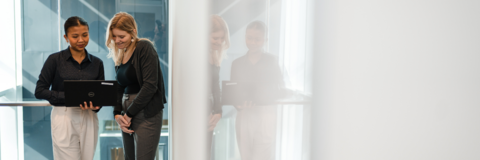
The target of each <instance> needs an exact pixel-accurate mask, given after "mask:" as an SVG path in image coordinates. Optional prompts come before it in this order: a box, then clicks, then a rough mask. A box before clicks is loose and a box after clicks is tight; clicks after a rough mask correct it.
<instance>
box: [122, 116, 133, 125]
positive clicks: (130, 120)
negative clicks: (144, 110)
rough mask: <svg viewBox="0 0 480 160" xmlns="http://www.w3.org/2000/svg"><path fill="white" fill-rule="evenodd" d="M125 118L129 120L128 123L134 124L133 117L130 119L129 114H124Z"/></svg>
mask: <svg viewBox="0 0 480 160" xmlns="http://www.w3.org/2000/svg"><path fill="white" fill-rule="evenodd" d="M123 118H125V120H127V122H128V123H131V122H132V118H131V117H128V115H127V114H124V115H123Z"/></svg>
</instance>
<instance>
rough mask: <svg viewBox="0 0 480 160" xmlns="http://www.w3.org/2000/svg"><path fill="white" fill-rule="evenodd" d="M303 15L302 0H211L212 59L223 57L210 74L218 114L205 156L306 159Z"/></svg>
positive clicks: (306, 68) (308, 93)
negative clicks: (218, 90) (219, 109)
mask: <svg viewBox="0 0 480 160" xmlns="http://www.w3.org/2000/svg"><path fill="white" fill-rule="evenodd" d="M306 11H307V3H306V1H305V0H261V1H239V0H229V1H220V0H213V3H212V7H211V14H212V15H214V16H212V17H211V18H212V19H213V20H212V24H210V25H211V30H210V32H209V33H210V34H209V35H210V41H209V42H210V51H211V53H210V55H212V57H211V58H210V59H211V60H212V59H213V60H215V57H214V56H216V55H215V54H217V55H218V54H219V53H220V54H221V52H222V51H223V52H226V54H225V55H224V56H225V58H224V59H223V61H219V62H221V63H220V66H219V71H216V69H215V67H212V72H213V73H211V74H212V75H211V78H212V82H214V83H213V84H212V85H213V86H215V85H218V86H220V87H221V95H219V96H217V97H215V93H214V92H212V94H213V99H215V98H219V99H221V100H222V105H223V108H222V109H223V111H222V112H221V117H222V118H221V119H220V121H219V122H218V123H217V124H216V127H215V129H214V130H213V132H212V133H211V136H213V138H212V140H211V141H210V140H209V143H208V144H209V145H211V147H212V148H213V150H212V151H211V152H210V154H211V157H210V159H212V160H213V159H242V160H248V159H264V160H274V159H276V160H289V159H302V157H303V156H304V154H305V153H304V152H303V150H304V148H303V147H304V146H306V140H307V137H304V135H305V134H306V132H305V131H306V130H307V129H308V124H309V123H308V122H309V119H308V118H305V117H308V116H307V114H306V113H307V112H306V111H307V110H308V108H309V107H310V102H309V101H308V99H309V97H311V89H310V88H311V84H310V83H309V82H310V79H311V75H310V73H309V72H308V71H309V70H310V68H311V63H310V62H309V61H308V59H307V57H308V56H309V54H308V52H307V46H306V45H307V43H306V41H307V22H306V18H305V17H306V15H307V12H306ZM222 23H225V25H226V26H227V27H228V32H227V31H226V29H222V28H223V26H222ZM227 27H225V28H227ZM222 31H223V32H222ZM224 33H225V34H227V36H222V35H223V34H224ZM218 38H220V39H219V40H218V42H217V41H216V40H217V39H218ZM222 38H223V39H224V40H222ZM222 44H223V46H222ZM227 44H229V46H228V45H227ZM227 48H228V49H227ZM216 52H218V53H216ZM210 64H211V65H212V66H214V64H212V63H210ZM216 73H218V74H219V77H216V76H215V74H216ZM216 78H218V79H216ZM217 80H218V81H217ZM217 83H218V84H217ZM213 86H212V88H213V89H214V88H215V87H213ZM217 95H218V94H217ZM214 103H215V102H214ZM212 117H214V116H212ZM211 120H214V118H211ZM210 125H213V126H215V125H214V123H213V124H212V123H210Z"/></svg>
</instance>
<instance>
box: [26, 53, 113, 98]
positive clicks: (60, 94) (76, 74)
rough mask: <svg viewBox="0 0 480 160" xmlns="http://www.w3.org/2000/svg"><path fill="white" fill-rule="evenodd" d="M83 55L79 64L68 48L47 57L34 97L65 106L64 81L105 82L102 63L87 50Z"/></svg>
mask: <svg viewBox="0 0 480 160" xmlns="http://www.w3.org/2000/svg"><path fill="white" fill-rule="evenodd" d="M85 54H86V55H85V58H84V59H83V61H82V63H81V64H79V63H78V62H77V61H75V59H73V57H72V53H71V52H70V47H69V48H67V49H65V50H62V51H60V52H57V53H53V54H51V55H50V56H48V58H47V60H46V61H45V64H43V68H42V71H41V72H40V75H39V76H38V81H37V87H36V88H35V97H36V98H37V99H45V100H47V101H48V102H50V104H52V105H54V106H65V92H64V91H65V90H64V86H63V81H64V80H105V73H104V68H103V61H102V60H101V59H100V58H98V57H96V56H94V55H91V54H89V53H88V52H87V50H85ZM50 87H51V89H50Z"/></svg>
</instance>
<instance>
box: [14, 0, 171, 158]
mask: <svg viewBox="0 0 480 160" xmlns="http://www.w3.org/2000/svg"><path fill="white" fill-rule="evenodd" d="M21 4H22V8H21V9H22V13H21V14H22V16H21V20H22V23H23V25H22V27H21V31H22V33H23V34H22V35H23V36H22V43H23V48H22V51H21V52H22V54H21V55H22V56H21V60H22V62H23V63H22V68H23V69H22V75H23V76H22V80H23V86H22V91H23V93H22V96H21V98H23V100H24V101H28V100H35V96H34V90H35V85H36V82H37V80H38V75H39V74H40V70H41V68H42V66H43V63H44V61H45V60H46V58H47V57H48V56H49V55H50V54H52V53H55V52H58V51H60V50H63V49H65V48H67V47H68V44H67V43H66V42H65V40H64V38H63V35H64V34H65V32H64V28H63V23H64V22H65V20H66V19H68V18H69V17H71V16H80V17H82V18H84V19H85V20H86V21H87V22H88V24H89V31H90V43H89V44H88V46H87V48H86V49H87V50H88V52H89V53H90V54H93V55H95V56H97V57H99V58H100V59H102V61H103V62H104V67H105V79H107V80H115V72H114V63H113V60H112V59H109V58H107V54H108V50H107V48H106V46H105V33H106V29H107V24H108V21H109V20H110V18H112V17H113V15H114V14H115V13H117V12H121V11H123V12H127V13H129V14H131V15H133V16H134V18H135V20H136V22H137V24H138V27H139V28H138V35H139V37H142V38H148V39H150V40H152V41H153V42H154V43H155V47H156V49H157V53H158V55H159V57H160V59H159V60H160V61H161V68H162V70H163V71H162V72H163V73H164V75H163V77H164V81H165V82H168V65H169V64H168V54H167V50H168V48H167V44H168V43H167V37H168V2H167V1H166V0H102V1H97V0H61V1H60V0H28V1H21ZM165 84H166V86H165V87H166V88H168V83H165ZM166 106H168V104H166V105H165V110H164V112H163V113H164V115H163V118H164V122H163V124H164V125H163V129H162V136H161V140H160V142H159V146H160V147H159V150H160V151H159V153H158V155H159V157H161V158H160V159H166V157H167V153H168V152H167V146H168V117H169V116H168V111H167V108H168V107H166ZM51 110H52V107H51V106H46V107H23V126H24V143H25V145H24V155H25V159H36V160H42V159H45V160H47V159H53V153H52V142H51V127H50V113H51ZM98 118H99V128H100V131H99V134H100V136H99V140H98V142H99V143H98V145H97V151H96V153H95V159H96V160H100V159H101V160H104V159H105V160H106V159H115V158H116V157H117V156H122V157H123V155H120V154H119V152H118V149H121V148H122V141H121V134H120V133H121V131H120V130H119V127H118V126H117V124H116V122H115V121H114V118H113V108H112V107H103V108H102V109H101V111H100V112H99V113H98Z"/></svg>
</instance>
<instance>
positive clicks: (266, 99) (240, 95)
mask: <svg viewBox="0 0 480 160" xmlns="http://www.w3.org/2000/svg"><path fill="white" fill-rule="evenodd" d="M279 93H280V92H279V86H278V84H277V83H255V82H250V83H245V82H243V83H242V82H234V81H223V82H222V104H223V105H240V104H243V103H244V102H246V101H251V102H252V103H253V104H255V105H270V104H275V101H276V100H278V98H279V95H280V94H279Z"/></svg>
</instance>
